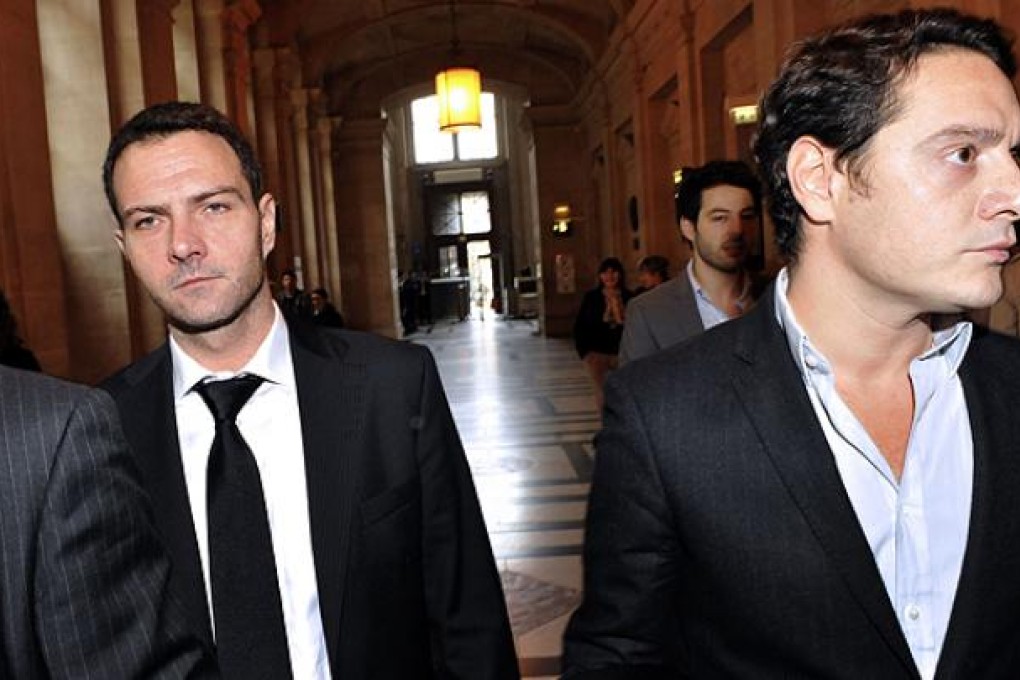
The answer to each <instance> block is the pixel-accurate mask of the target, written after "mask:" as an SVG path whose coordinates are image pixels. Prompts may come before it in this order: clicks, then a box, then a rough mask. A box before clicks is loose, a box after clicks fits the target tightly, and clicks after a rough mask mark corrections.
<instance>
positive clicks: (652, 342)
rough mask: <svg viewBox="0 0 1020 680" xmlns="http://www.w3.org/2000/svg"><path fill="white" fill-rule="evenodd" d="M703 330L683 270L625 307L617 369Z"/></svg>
mask: <svg viewBox="0 0 1020 680" xmlns="http://www.w3.org/2000/svg"><path fill="white" fill-rule="evenodd" d="M704 330H705V324H704V323H702V321H701V314H700V313H699V312H698V302H697V300H695V299H694V289H693V288H692V287H691V282H690V279H688V278H687V269H686V268H683V269H681V270H680V272H679V273H678V274H677V275H676V276H675V277H674V278H672V279H670V280H669V281H666V282H665V283H660V284H659V285H658V286H656V287H655V288H652V289H651V290H650V291H647V292H645V293H642V294H641V295H638V296H637V297H635V298H633V299H632V300H631V301H630V302H628V303H627V313H626V318H625V320H624V323H623V339H622V340H621V341H620V358H619V361H620V365H621V366H622V365H624V364H625V363H627V362H629V361H634V360H635V359H640V358H641V357H646V356H648V355H650V354H655V353H656V352H658V351H659V350H662V349H665V348H667V347H672V346H673V345H675V344H677V343H678V342H683V341H684V340H686V339H687V338H689V337H691V336H694V335H697V334H698V333H701V332H702V331H704Z"/></svg>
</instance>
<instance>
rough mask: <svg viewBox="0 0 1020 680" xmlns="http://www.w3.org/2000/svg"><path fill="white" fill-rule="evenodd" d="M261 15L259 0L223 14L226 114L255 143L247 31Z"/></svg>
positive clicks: (245, 0) (246, 0)
mask: <svg viewBox="0 0 1020 680" xmlns="http://www.w3.org/2000/svg"><path fill="white" fill-rule="evenodd" d="M261 14H262V9H261V8H260V7H259V4H258V2H256V0H236V1H235V2H234V3H233V4H231V5H230V6H229V7H227V8H226V9H224V10H223V13H222V15H221V16H222V17H223V53H224V66H225V69H224V73H225V75H226V95H227V108H226V113H227V115H229V116H230V118H231V120H233V121H234V122H235V123H236V124H237V126H238V127H239V128H240V129H241V132H243V133H244V134H245V136H246V137H248V138H249V139H253V137H254V136H253V135H252V121H251V119H250V117H249V108H248V101H249V99H248V92H249V90H250V89H251V54H250V52H249V50H248V28H249V27H250V26H251V25H252V24H253V23H254V22H255V20H256V19H258V18H259V16H260V15H261Z"/></svg>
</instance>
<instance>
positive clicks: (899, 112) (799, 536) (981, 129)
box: [565, 10, 1020, 680]
mask: <svg viewBox="0 0 1020 680" xmlns="http://www.w3.org/2000/svg"><path fill="white" fill-rule="evenodd" d="M1014 74H1015V62H1014V58H1013V54H1012V51H1011V48H1010V43H1009V41H1008V40H1007V39H1006V38H1005V37H1004V35H1003V33H1002V29H1001V28H1000V27H999V26H998V25H997V24H995V23H994V22H993V21H991V20H979V19H976V18H973V17H967V16H965V15H961V14H959V13H956V12H954V11H951V10H917V11H909V12H905V13H903V14H899V15H895V16H883V17H871V18H866V19H859V20H857V21H855V22H852V23H850V24H847V25H845V26H841V27H838V28H835V29H832V30H831V31H829V32H827V33H826V34H825V35H823V36H821V37H818V38H814V39H809V40H807V41H805V42H804V43H802V44H801V45H800V46H799V47H798V49H797V50H796V51H795V52H794V53H793V54H792V55H791V57H790V58H789V60H788V62H787V63H786V64H785V66H784V68H783V70H782V72H781V73H780V75H779V77H778V80H777V81H776V82H775V83H774V84H773V85H772V86H771V87H770V88H769V89H768V90H767V91H766V93H765V95H764V97H763V100H762V105H761V114H762V115H761V121H762V124H761V129H760V133H759V137H758V140H757V143H756V153H757V157H758V159H759V162H760V163H761V164H762V167H763V170H764V174H765V176H766V177H767V181H768V182H769V183H770V193H771V203H770V210H771V214H772V217H773V220H774V222H775V225H776V230H777V237H778V241H779V243H780V244H781V245H782V247H783V249H784V252H785V254H786V255H787V256H788V257H789V258H790V262H791V264H790V266H789V267H788V268H787V269H785V270H783V271H782V272H781V273H780V275H779V277H778V279H777V281H776V284H775V286H774V287H773V288H772V289H771V292H770V293H768V294H767V295H766V296H765V297H764V298H763V299H762V300H760V301H759V302H758V304H757V306H756V307H755V309H754V310H752V311H751V312H750V313H749V314H748V315H746V316H744V317H742V318H741V319H738V320H735V321H732V322H730V323H727V324H723V325H721V326H719V327H718V328H716V329H712V330H710V331H707V332H706V333H704V334H703V335H701V336H698V337H697V338H695V339H693V340H690V341H689V342H687V343H685V344H683V345H680V346H678V347H676V348H674V349H672V350H667V351H665V352H663V353H661V354H658V355H656V356H654V357H650V358H648V359H645V360H641V361H636V362H634V363H633V364H631V365H629V366H627V367H626V368H624V369H622V370H621V371H619V372H618V373H617V374H616V376H615V377H614V378H612V379H611V380H610V381H609V386H608V390H607V395H608V398H607V416H606V421H605V429H604V430H603V432H602V434H601V435H600V437H599V441H598V445H597V455H596V458H595V470H594V479H593V483H592V493H591V501H590V506H589V510H588V526H587V535H586V545H585V599H584V602H583V603H582V605H581V607H580V608H579V610H578V611H577V612H576V614H575V615H574V617H573V619H572V620H571V622H570V624H569V626H568V628H567V632H566V635H565V667H566V675H565V677H567V678H571V679H572V680H573V679H575V678H585V679H587V678H644V677H664V678H665V677H668V678H675V677H696V678H792V677H797V678H845V679H847V680H850V679H851V678H852V679H858V678H882V679H883V680H892V679H894V678H904V679H907V678H925V679H930V678H945V679H949V678H982V679H983V680H987V679H989V678H1016V677H1020V616H1018V615H1017V612H1018V605H1020V582H1018V581H1017V578H1016V575H1017V574H1018V573H1020V521H1018V519H1017V518H1020V494H1018V493H1017V489H1018V488H1020V424H1018V421H1017V418H1016V417H1015V410H1016V404H1017V403H1020V345H1018V344H1016V343H1015V341H1012V340H1010V339H1007V338H1002V337H995V336H994V335H992V334H981V333H978V332H975V331H974V329H973V328H972V326H971V325H970V324H969V322H965V321H964V322H960V321H957V319H958V318H959V316H958V313H959V312H960V311H962V310H965V309H970V308H975V307H983V306H987V305H988V304H990V303H991V302H993V301H994V300H995V298H996V297H997V296H998V295H999V294H1000V292H1001V283H1000V280H999V274H1000V269H1001V265H1002V264H1003V263H1004V262H1005V261H1006V258H1007V257H1008V248H1009V246H1010V244H1011V243H1013V241H1014V239H1015V237H1014V234H1013V228H1012V224H1013V222H1014V221H1015V220H1016V219H1017V218H1018V217H1020V169H1018V167H1017V164H1016V160H1015V157H1014V156H1015V150H1016V149H1017V147H1018V145H1020V105H1018V103H1017V97H1016V94H1015V92H1014V90H1013V86H1012V83H1011V79H1012V77H1013V76H1014ZM947 313H950V314H954V315H956V316H953V317H952V318H949V319H947V318H946V317H944V316H942V315H944V314H947Z"/></svg>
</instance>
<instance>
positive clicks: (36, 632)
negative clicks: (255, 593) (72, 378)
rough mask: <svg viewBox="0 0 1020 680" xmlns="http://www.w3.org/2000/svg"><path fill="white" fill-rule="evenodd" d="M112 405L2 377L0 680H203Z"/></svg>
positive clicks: (45, 381) (101, 397) (43, 383)
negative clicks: (199, 679)
mask: <svg viewBox="0 0 1020 680" xmlns="http://www.w3.org/2000/svg"><path fill="white" fill-rule="evenodd" d="M156 536H157V535H156V531H155V525H154V523H153V520H152V516H151V510H150V509H149V505H148V498H147V496H146V495H145V493H144V492H143V491H142V488H141V486H140V485H139V483H138V481H137V479H136V472H135V468H134V465H133V461H132V459H131V457H130V455H129V454H128V450H127V445H126V443H125V441H124V436H123V434H122V433H121V429H120V424H119V421H118V419H117V412H116V410H115V408H114V405H113V402H112V400H111V399H110V398H109V397H108V396H107V395H106V394H104V393H103V392H101V391H99V390H93V389H90V388H87V387H82V386H79V385H72V384H70V383H64V382H61V381H59V380H56V379H54V378H50V377H46V376H42V375H39V374H35V373H27V372H24V371H18V370H14V369H9V368H5V367H0V678H16V679H17V680H33V679H34V678H75V679H76V680H87V679H89V678H102V679H103V680H108V679H111V678H185V677H198V676H199V675H202V676H203V677H204V676H205V675H207V674H209V669H208V668H206V667H204V666H201V664H203V663H208V661H207V660H205V658H204V656H203V651H202V648H201V646H200V643H199V641H198V640H197V639H196V638H189V637H188V636H187V635H186V634H185V633H184V627H183V625H182V621H183V619H182V617H181V615H180V610H179V609H178V608H177V607H178V605H176V604H175V603H174V602H173V601H171V600H168V599H166V598H165V597H164V596H165V595H166V593H167V592H168V590H167V584H168V583H169V566H168V561H167V558H166V556H165V553H164V551H163V547H162V545H161V544H160V542H159V540H158V539H157V537H156Z"/></svg>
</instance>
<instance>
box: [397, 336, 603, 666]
mask: <svg viewBox="0 0 1020 680" xmlns="http://www.w3.org/2000/svg"><path fill="white" fill-rule="evenodd" d="M535 329H536V326H535V322H534V321H508V322H507V321H500V320H492V319H491V318H487V319H486V320H484V321H483V320H476V319H468V320H466V321H464V322H461V323H449V322H447V323H443V324H438V325H436V326H434V327H433V328H432V330H431V331H430V332H424V331H419V332H418V333H416V334H414V335H413V336H411V340H413V341H414V342H417V343H420V344H423V345H427V346H428V347H429V348H430V349H431V350H432V353H433V354H434V355H435V357H436V361H437V363H438V364H439V371H440V373H441V374H442V378H443V383H444V385H445V387H446V392H447V396H448V398H449V400H450V406H451V408H452V410H453V416H454V418H455V420H456V421H457V427H458V428H459V430H460V435H461V437H462V439H463V440H464V447H465V449H466V450H467V455H468V460H469V462H470V464H471V468H472V471H473V472H474V478H475V485H476V487H477V489H478V495H479V498H480V499H481V503H482V509H483V511H484V513H485V520H486V523H487V525H488V528H489V535H490V537H491V540H492V548H493V551H494V553H495V556H496V561H497V565H498V567H499V570H500V574H501V576H502V579H503V588H504V591H505V592H506V595H507V603H508V607H509V611H510V619H511V624H512V626H513V630H514V637H515V640H516V643H517V653H518V657H519V658H520V664H521V672H522V674H523V676H524V677H526V678H547V677H549V678H551V677H555V676H556V675H557V674H558V673H559V668H560V659H559V657H560V648H561V640H560V638H561V636H562V633H563V628H564V626H565V625H566V622H567V618H568V616H569V614H570V612H571V611H573V609H574V608H575V607H576V606H577V604H578V603H579V601H580V595H581V593H580V591H581V542H582V537H583V533H584V511H585V503H586V500H587V495H588V488H589V480H590V478H591V466H592V445H591V442H592V437H593V436H594V435H595V433H596V431H597V429H598V417H597V414H596V413H595V406H594V400H593V397H592V392H591V387H590V384H589V382H588V378H587V376H586V374H585V372H584V369H583V366H582V364H581V362H580V360H579V359H578V358H577V355H576V354H575V353H574V348H573V344H572V343H571V341H570V340H566V339H551V338H543V337H539V336H537V335H535Z"/></svg>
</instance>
